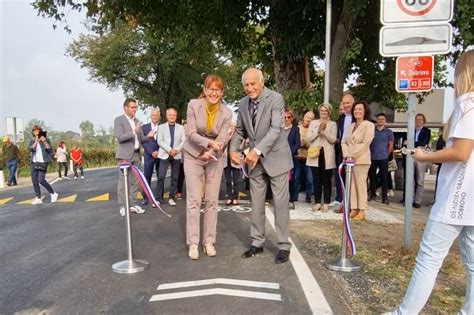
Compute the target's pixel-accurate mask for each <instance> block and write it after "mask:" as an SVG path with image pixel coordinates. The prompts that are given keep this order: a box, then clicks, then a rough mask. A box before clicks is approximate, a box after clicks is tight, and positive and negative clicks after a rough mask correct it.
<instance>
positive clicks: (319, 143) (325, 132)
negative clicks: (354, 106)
mask: <svg viewBox="0 0 474 315" xmlns="http://www.w3.org/2000/svg"><path fill="white" fill-rule="evenodd" d="M318 112H319V119H317V120H313V121H312V122H311V124H310V125H309V128H308V131H307V133H306V142H307V143H309V149H311V148H312V147H319V148H320V150H319V156H318V157H313V158H311V157H309V156H308V157H307V159H306V165H308V166H310V167H311V171H312V173H313V187H314V201H315V204H314V206H313V211H319V210H322V212H327V211H328V208H329V202H330V201H331V188H332V187H331V177H332V172H333V169H335V168H336V155H335V151H334V143H335V142H336V140H337V125H336V123H335V122H334V121H332V120H330V119H329V118H330V116H331V112H332V106H331V104H326V103H323V104H321V105H319V106H318ZM321 194H323V196H324V203H323V204H322V205H321Z"/></svg>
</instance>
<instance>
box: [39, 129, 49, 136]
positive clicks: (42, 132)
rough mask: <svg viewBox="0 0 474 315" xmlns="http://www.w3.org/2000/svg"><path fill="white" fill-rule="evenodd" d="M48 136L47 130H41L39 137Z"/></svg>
mask: <svg viewBox="0 0 474 315" xmlns="http://www.w3.org/2000/svg"><path fill="white" fill-rule="evenodd" d="M47 136H48V132H47V131H45V130H40V131H39V132H38V137H39V138H41V137H45V138H46V137H47Z"/></svg>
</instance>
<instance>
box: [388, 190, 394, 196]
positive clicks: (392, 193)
mask: <svg viewBox="0 0 474 315" xmlns="http://www.w3.org/2000/svg"><path fill="white" fill-rule="evenodd" d="M387 196H388V197H395V193H394V192H393V189H390V190H389V191H388V192H387Z"/></svg>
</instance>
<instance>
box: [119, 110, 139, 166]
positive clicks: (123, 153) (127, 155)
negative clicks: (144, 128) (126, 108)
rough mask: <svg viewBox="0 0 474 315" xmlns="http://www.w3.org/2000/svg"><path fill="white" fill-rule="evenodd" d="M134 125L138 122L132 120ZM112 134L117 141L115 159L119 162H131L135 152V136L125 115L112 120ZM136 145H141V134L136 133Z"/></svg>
mask: <svg viewBox="0 0 474 315" xmlns="http://www.w3.org/2000/svg"><path fill="white" fill-rule="evenodd" d="M134 121H135V124H137V123H139V120H138V119H136V118H134ZM114 133H115V137H116V138H117V141H118V146H117V150H116V152H115V158H117V159H119V160H131V159H132V157H133V153H134V150H135V134H134V133H133V130H132V127H131V126H130V123H129V122H128V120H127V117H125V115H120V116H118V117H117V118H115V120H114ZM137 136H138V143H141V132H139V133H138V135H137Z"/></svg>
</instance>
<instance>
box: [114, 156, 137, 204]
mask: <svg viewBox="0 0 474 315" xmlns="http://www.w3.org/2000/svg"><path fill="white" fill-rule="evenodd" d="M120 161H122V160H117V164H120ZM132 161H133V163H134V164H135V165H136V166H138V168H140V163H141V161H140V153H138V152H135V153H133V156H132ZM128 173H129V176H128V179H129V184H130V206H136V205H138V202H137V193H138V182H137V179H136V178H135V175H132V171H131V170H129V172H128ZM117 198H118V204H119V208H122V207H124V208H125V181H124V176H123V172H119V180H118V184H117Z"/></svg>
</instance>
